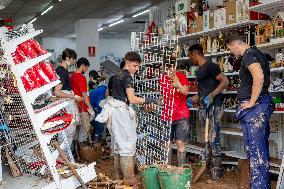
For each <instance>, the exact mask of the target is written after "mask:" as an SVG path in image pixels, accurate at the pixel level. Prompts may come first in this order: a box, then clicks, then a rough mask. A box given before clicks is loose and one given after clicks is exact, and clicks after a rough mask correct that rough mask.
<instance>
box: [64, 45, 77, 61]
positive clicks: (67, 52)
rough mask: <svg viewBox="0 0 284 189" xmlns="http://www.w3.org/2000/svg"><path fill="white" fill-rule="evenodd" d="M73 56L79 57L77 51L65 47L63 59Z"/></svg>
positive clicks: (74, 57)
mask: <svg viewBox="0 0 284 189" xmlns="http://www.w3.org/2000/svg"><path fill="white" fill-rule="evenodd" d="M67 57H68V58H73V59H74V60H76V59H77V53H76V52H75V51H74V50H72V49H68V48H67V49H65V50H64V51H63V52H62V60H66V58H67Z"/></svg>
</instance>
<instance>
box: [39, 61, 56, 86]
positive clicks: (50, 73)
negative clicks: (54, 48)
mask: <svg viewBox="0 0 284 189" xmlns="http://www.w3.org/2000/svg"><path fill="white" fill-rule="evenodd" d="M40 67H41V69H42V71H43V72H44V74H45V75H46V76H47V77H48V79H49V80H50V81H56V80H58V77H57V75H56V72H55V70H54V68H53V66H52V64H51V63H49V62H47V61H46V62H41V63H40Z"/></svg>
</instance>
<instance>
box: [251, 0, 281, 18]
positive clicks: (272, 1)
mask: <svg viewBox="0 0 284 189" xmlns="http://www.w3.org/2000/svg"><path fill="white" fill-rule="evenodd" d="M249 10H250V11H255V12H260V13H263V14H269V15H273V14H275V13H277V12H279V11H280V10H284V0H269V1H266V2H264V3H262V4H259V5H255V6H252V7H249Z"/></svg>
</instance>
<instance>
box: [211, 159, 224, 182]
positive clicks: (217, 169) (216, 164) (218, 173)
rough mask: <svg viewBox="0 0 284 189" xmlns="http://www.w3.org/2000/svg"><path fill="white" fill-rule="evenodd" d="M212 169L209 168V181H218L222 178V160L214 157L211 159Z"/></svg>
mask: <svg viewBox="0 0 284 189" xmlns="http://www.w3.org/2000/svg"><path fill="white" fill-rule="evenodd" d="M212 160H213V161H212V163H213V167H212V168H211V179H210V180H211V181H219V180H220V179H221V177H222V158H221V157H214V158H213V159H212Z"/></svg>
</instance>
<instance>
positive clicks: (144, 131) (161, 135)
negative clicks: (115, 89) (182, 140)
mask: <svg viewBox="0 0 284 189" xmlns="http://www.w3.org/2000/svg"><path fill="white" fill-rule="evenodd" d="M136 37H137V38H139V39H140V40H137V41H136V43H137V44H134V45H135V46H136V47H139V48H140V49H139V53H140V55H141V57H142V59H143V62H142V64H141V65H140V69H139V74H138V76H137V77H136V78H135V92H136V95H139V96H141V97H153V98H160V99H161V100H162V101H163V105H162V106H158V105H154V104H148V105H138V106H135V109H136V112H137V118H138V126H137V133H138V140H137V152H136V158H137V160H138V163H139V165H140V166H141V165H145V164H146V165H149V164H155V163H161V162H163V163H167V162H168V153H169V149H170V146H169V145H170V130H171V124H172V112H173V95H174V90H173V89H172V88H171V83H170V80H169V74H170V71H171V68H175V67H176V61H175V59H174V58H173V54H175V51H176V48H175V44H176V42H177V41H176V38H175V37H171V36H165V35H164V36H162V37H161V38H158V37H157V36H156V35H155V34H143V33H139V34H138V35H137V36H136ZM136 37H135V38H136ZM165 39H167V40H165Z"/></svg>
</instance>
